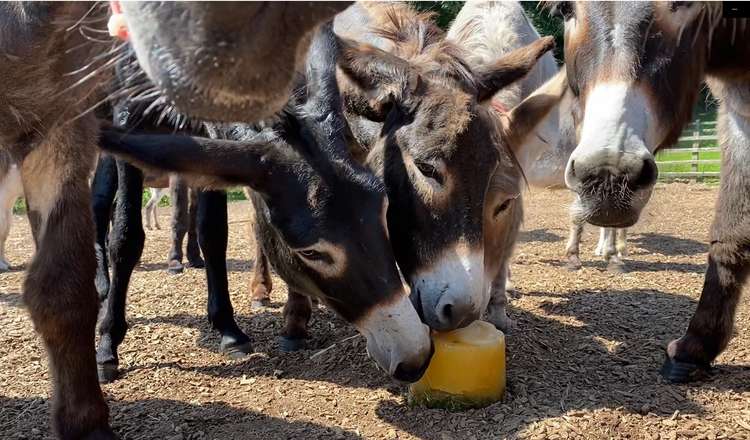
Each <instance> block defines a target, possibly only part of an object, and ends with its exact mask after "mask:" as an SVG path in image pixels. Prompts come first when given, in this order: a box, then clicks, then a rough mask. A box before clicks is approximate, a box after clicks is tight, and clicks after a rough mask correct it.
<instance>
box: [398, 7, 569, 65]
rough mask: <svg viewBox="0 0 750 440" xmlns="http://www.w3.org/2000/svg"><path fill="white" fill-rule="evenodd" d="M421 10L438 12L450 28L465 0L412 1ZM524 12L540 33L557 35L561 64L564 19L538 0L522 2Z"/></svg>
mask: <svg viewBox="0 0 750 440" xmlns="http://www.w3.org/2000/svg"><path fill="white" fill-rule="evenodd" d="M410 3H411V4H412V5H413V6H414V7H415V8H416V9H418V10H420V11H430V12H434V13H435V14H436V16H435V21H436V22H437V24H438V26H440V27H441V28H442V29H448V27H449V26H450V24H451V22H453V19H455V18H456V15H458V12H459V11H460V10H461V8H462V7H463V5H464V2H453V1H425V2H420V1H415V2H410ZM521 5H522V6H523V10H524V12H526V15H527V16H528V17H529V19H530V20H531V22H532V23H533V24H534V27H535V28H536V29H537V31H539V34H540V35H551V36H553V37H555V43H557V46H556V47H555V58H557V61H558V63H559V64H562V60H563V30H564V26H563V21H562V19H561V18H560V17H555V16H552V15H551V14H550V13H549V11H548V10H547V9H545V8H543V7H541V6H539V2H536V1H526V2H521Z"/></svg>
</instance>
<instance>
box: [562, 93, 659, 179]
mask: <svg viewBox="0 0 750 440" xmlns="http://www.w3.org/2000/svg"><path fill="white" fill-rule="evenodd" d="M655 119H656V118H655V115H654V112H653V111H652V110H651V105H650V103H649V102H648V99H647V98H646V96H644V95H643V93H642V91H641V90H640V89H639V88H637V87H635V86H633V85H632V84H627V83H624V82H618V83H602V84H597V85H596V86H595V87H594V88H593V89H591V91H590V92H589V94H588V97H587V98H586V108H585V113H584V116H583V122H582V128H581V137H580V141H579V143H578V146H577V147H576V149H575V151H573V154H572V155H571V160H570V161H569V164H568V166H570V163H572V162H573V161H575V163H576V167H579V165H580V166H581V167H585V166H592V165H594V164H595V166H596V167H598V168H610V169H612V170H613V171H615V172H617V170H621V169H624V168H626V167H627V165H626V163H627V162H628V161H631V160H638V161H642V160H643V158H644V157H647V156H649V155H650V154H651V153H653V151H654V149H655V148H656V146H657V142H656V137H657V136H656V134H655V129H656V125H655V124H652V123H651V121H654V120H655ZM570 176H571V173H570V172H566V175H565V179H566V182H565V183H566V184H567V185H568V186H569V187H574V186H575V183H574V182H570V181H569V177H570Z"/></svg>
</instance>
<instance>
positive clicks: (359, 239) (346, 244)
mask: <svg viewBox="0 0 750 440" xmlns="http://www.w3.org/2000/svg"><path fill="white" fill-rule="evenodd" d="M336 51H337V47H336V40H335V39H334V38H333V34H332V30H331V26H330V25H327V26H324V27H323V28H322V29H321V30H320V31H319V34H318V36H317V37H316V38H315V39H314V41H313V44H312V46H311V49H310V55H309V59H310V61H309V62H308V66H307V75H306V78H307V80H306V87H304V88H302V89H301V90H299V91H298V92H297V93H296V94H295V95H296V96H295V97H294V98H293V99H292V101H291V102H290V103H289V105H288V106H287V108H286V109H285V111H284V112H283V113H281V114H280V115H278V116H277V117H276V118H274V120H272V121H269V122H267V123H266V124H264V125H265V126H264V127H261V128H260V129H259V130H256V129H253V128H252V127H250V126H248V125H244V124H233V125H229V126H224V125H218V126H217V125H207V126H206V127H207V130H208V132H209V134H210V135H211V138H205V137H198V136H185V135H159V134H130V135H123V134H120V133H117V132H113V131H104V133H103V136H102V139H101V143H102V147H103V148H105V149H107V150H109V151H112V152H114V153H116V154H119V155H121V156H123V157H127V158H128V159H130V160H133V161H135V162H136V163H138V164H140V165H143V166H150V167H157V168H160V169H163V170H165V171H168V172H179V173H183V175H185V176H186V178H188V179H189V180H190V181H191V182H193V183H194V184H197V185H199V186H208V187H217V186H228V185H247V186H249V187H250V188H252V189H253V191H254V196H253V203H254V206H255V207H256V218H257V222H258V225H260V227H262V228H263V229H264V230H265V232H266V233H265V234H262V236H263V237H264V238H265V240H266V241H265V242H264V243H262V247H263V249H264V251H265V252H266V255H267V256H268V258H269V260H271V262H272V264H273V265H274V267H275V268H276V270H277V271H278V273H279V275H280V276H281V277H282V278H283V279H284V280H285V281H286V282H287V283H288V284H289V295H290V300H289V302H288V303H287V306H286V307H285V309H284V315H285V319H286V326H285V331H284V335H285V336H286V337H287V338H288V339H289V340H294V339H295V336H296V335H295V331H296V329H297V326H298V322H299V321H300V320H303V319H305V316H303V315H302V314H300V312H299V309H298V304H300V303H304V302H309V296H316V297H318V298H320V300H321V301H323V302H325V303H326V304H327V305H328V306H330V307H331V308H332V309H333V310H335V311H336V312H338V313H339V314H340V315H341V316H342V317H343V318H344V319H346V320H347V321H349V322H351V323H353V324H354V325H355V326H356V327H357V328H358V330H359V331H360V332H361V333H363V334H364V335H365V337H366V339H367V350H368V353H369V354H370V355H371V356H372V357H373V358H374V359H375V361H376V362H377V364H378V365H379V366H380V367H381V368H383V369H384V370H385V371H386V372H388V374H390V375H391V376H393V377H395V378H396V379H399V380H404V381H414V380H416V379H418V378H419V377H420V376H421V375H422V373H423V371H424V370H425V368H426V367H427V364H428V363H429V360H430V357H431V355H432V343H431V341H430V338H429V333H428V329H427V326H425V325H424V324H422V323H421V321H420V320H419V317H418V315H417V312H416V311H415V309H414V307H413V306H412V304H411V302H410V301H409V298H408V296H407V295H406V293H405V291H404V286H403V285H402V282H401V278H400V275H399V272H398V269H397V267H396V264H395V259H394V256H393V251H392V249H391V242H390V240H389V238H388V231H387V230H386V224H385V213H386V209H387V207H388V201H387V199H386V196H385V191H384V189H383V187H382V184H381V183H380V182H379V181H378V180H377V179H376V178H375V176H374V175H372V174H371V173H369V172H367V171H366V170H365V169H363V168H362V167H360V166H358V165H357V164H356V163H354V162H353V161H352V160H351V158H350V157H349V154H348V152H347V150H346V141H345V137H344V128H345V125H344V124H345V121H344V119H343V113H342V110H341V104H340V98H339V93H338V89H337V86H336V82H335V75H334V71H335V70H334V69H335V56H336Z"/></svg>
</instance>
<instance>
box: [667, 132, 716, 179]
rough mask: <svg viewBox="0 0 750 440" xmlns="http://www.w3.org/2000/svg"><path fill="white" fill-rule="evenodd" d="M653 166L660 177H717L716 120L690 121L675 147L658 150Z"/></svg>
mask: <svg viewBox="0 0 750 440" xmlns="http://www.w3.org/2000/svg"><path fill="white" fill-rule="evenodd" d="M656 165H657V167H658V168H659V179H660V180H666V181H669V180H675V179H695V180H703V179H704V178H707V177H709V178H716V177H718V176H719V169H720V167H721V149H720V148H719V147H718V140H717V137H716V121H702V120H700V119H696V120H694V121H692V122H691V123H690V124H688V125H687V126H686V127H685V129H684V130H683V132H682V136H681V137H680V138H679V139H678V140H677V144H676V145H675V146H674V147H671V148H663V149H661V150H659V152H658V153H657V154H656Z"/></svg>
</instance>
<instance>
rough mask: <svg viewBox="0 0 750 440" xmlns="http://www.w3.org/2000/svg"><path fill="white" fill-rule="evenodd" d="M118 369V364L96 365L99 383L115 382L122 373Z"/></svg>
mask: <svg viewBox="0 0 750 440" xmlns="http://www.w3.org/2000/svg"><path fill="white" fill-rule="evenodd" d="M117 367H118V365H117V364H115V363H110V362H108V363H105V364H96V373H97V375H98V376H99V383H112V382H114V381H115V380H116V379H117V378H118V377H119V376H120V371H119V370H118V368H117ZM92 438H94V437H92Z"/></svg>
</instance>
